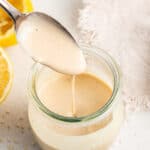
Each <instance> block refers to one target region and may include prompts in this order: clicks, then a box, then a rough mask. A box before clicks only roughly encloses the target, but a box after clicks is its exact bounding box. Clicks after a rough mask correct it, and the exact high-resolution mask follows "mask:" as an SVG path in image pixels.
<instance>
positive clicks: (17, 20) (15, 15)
mask: <svg viewBox="0 0 150 150" xmlns="http://www.w3.org/2000/svg"><path fill="white" fill-rule="evenodd" d="M0 6H1V7H2V8H3V9H4V10H5V11H6V12H7V13H8V15H9V16H10V17H11V19H12V20H13V22H14V26H15V31H16V34H17V31H19V27H21V23H22V22H23V21H25V20H26V19H28V17H35V16H39V17H42V18H43V19H45V20H48V21H50V22H51V23H52V24H54V25H55V26H56V27H57V28H58V29H59V30H60V31H63V32H65V34H66V35H67V36H68V37H70V40H71V41H72V42H73V43H74V45H75V46H76V47H78V44H77V42H76V41H75V39H74V38H73V36H72V35H71V34H70V33H69V32H68V30H66V28H64V26H62V25H61V24H60V23H59V22H58V21H56V20H55V19H53V18H52V17H50V16H48V15H46V14H44V13H41V12H32V13H29V14H23V13H21V12H19V11H18V10H17V9H16V8H15V7H13V6H12V5H11V4H10V3H9V2H8V1H7V0H0ZM17 35H18V34H17ZM23 48H24V47H23ZM25 51H26V52H27V53H28V54H29V52H28V49H25ZM29 55H30V54H29ZM30 56H31V57H32V59H33V60H35V61H36V62H39V63H41V64H43V65H46V66H48V67H50V68H53V69H54V70H56V71H58V72H61V71H62V70H61V68H54V67H53V66H52V65H51V66H50V65H49V64H45V63H44V62H42V61H40V59H39V58H36V56H34V55H30ZM83 59H84V58H82V60H83ZM80 60H81V59H79V61H78V63H79V62H80ZM84 63H85V62H84ZM84 66H85V65H84ZM84 68H85V67H84ZM64 73H67V74H73V73H74V72H72V71H71V72H64Z"/></svg>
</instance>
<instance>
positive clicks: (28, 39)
mask: <svg viewBox="0 0 150 150" xmlns="http://www.w3.org/2000/svg"><path fill="white" fill-rule="evenodd" d="M17 38H18V41H19V43H20V44H21V46H22V47H23V48H24V49H25V50H26V51H27V52H28V54H29V55H30V56H31V57H32V58H33V59H34V60H36V61H38V62H40V63H42V64H45V65H47V66H49V67H50V68H53V69H54V70H56V71H58V72H61V73H65V74H71V75H75V74H80V73H82V72H84V70H85V68H86V62H85V58H84V56H83V53H82V51H81V50H80V49H79V47H78V46H77V44H76V43H75V41H74V40H73V39H72V38H71V37H70V35H69V34H67V32H66V31H65V30H63V29H62V28H60V26H59V25H58V24H57V23H55V22H53V20H51V19H48V18H46V17H44V16H42V15H36V14H34V15H31V16H28V17H27V19H25V20H24V21H22V22H21V24H20V26H19V28H18V30H17Z"/></svg>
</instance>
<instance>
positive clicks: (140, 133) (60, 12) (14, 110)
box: [0, 0, 150, 150]
mask: <svg viewBox="0 0 150 150" xmlns="http://www.w3.org/2000/svg"><path fill="white" fill-rule="evenodd" d="M79 3H80V0H76V1H75V0H61V1H60V0H44V1H42V0H34V5H35V8H36V10H40V11H43V10H44V12H47V13H49V14H51V15H52V16H53V17H55V18H57V19H58V20H60V21H61V22H62V23H63V24H64V25H65V26H67V27H68V28H69V29H70V30H71V31H72V32H73V33H74V35H75V36H77V35H76V34H75V31H76V27H75V23H76V19H75V20H74V19H73V18H74V17H75V16H76V11H77V7H78V4H79ZM75 18H76V17H75ZM7 51H8V53H9V54H10V57H11V59H12V62H13V63H14V73H15V77H14V84H13V88H12V90H11V93H10V95H9V96H8V98H7V100H6V101H5V102H4V103H3V104H2V105H1V106H0V150H39V147H38V146H37V145H36V144H35V142H34V138H33V136H32V133H31V132H30V128H29V123H28V117H27V103H28V99H27V90H26V89H27V84H26V83H27V75H28V73H29V70H30V67H31V64H32V61H31V60H30V58H28V57H27V56H26V54H24V52H23V51H22V50H21V49H20V48H19V47H18V46H14V47H12V48H8V50H7ZM7 112H10V113H9V114H8V113H7ZM21 118H23V120H22V119H21ZM128 123H129V126H130V128H129V127H128V128H126V127H125V130H124V131H123V133H122V134H123V135H124V137H123V138H124V140H123V143H122V144H121V145H120V144H119V145H116V146H115V147H114V149H115V150H127V149H129V150H149V149H150V142H149V137H150V113H139V114H136V115H135V117H133V119H131V121H129V122H128ZM23 128H24V129H23Z"/></svg>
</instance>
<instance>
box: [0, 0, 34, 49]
mask: <svg viewBox="0 0 150 150" xmlns="http://www.w3.org/2000/svg"><path fill="white" fill-rule="evenodd" d="M8 1H9V2H10V3H11V4H12V5H13V6H15V7H16V8H17V9H18V10H19V11H20V12H23V13H27V12H31V11H32V10H33V7H32V3H31V0H8ZM16 43H17V40H16V35H15V32H14V25H13V21H12V20H11V18H10V17H9V16H8V14H7V13H6V12H5V11H4V10H3V9H2V8H0V46H3V47H6V46H10V45H13V44H16Z"/></svg>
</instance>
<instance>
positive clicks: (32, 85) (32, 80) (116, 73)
mask: <svg viewBox="0 0 150 150" xmlns="http://www.w3.org/2000/svg"><path fill="white" fill-rule="evenodd" d="M91 49H92V50H91ZM82 50H83V52H90V53H93V54H95V55H96V56H99V57H102V58H103V60H104V61H105V62H106V63H107V65H108V67H109V68H110V70H111V72H112V74H113V79H114V86H113V91H112V95H111V97H110V98H109V99H108V101H107V102H106V104H105V105H104V106H102V107H101V108H100V109H98V110H97V111H96V112H94V113H92V114H89V115H86V116H82V117H67V116H63V115H60V114H57V113H55V112H53V111H51V110H49V109H48V108H47V107H46V106H44V104H43V103H42V102H41V100H40V99H39V97H38V95H37V92H36V76H37V75H38V72H37V68H38V67H39V63H37V62H36V63H34V64H33V66H32V68H31V72H30V74H29V78H28V93H29V96H31V97H32V99H34V101H35V102H36V104H37V106H38V108H39V109H40V110H41V111H42V112H44V113H45V114H46V115H48V116H49V117H52V118H54V119H57V120H61V121H64V122H83V121H89V120H93V119H95V118H97V117H98V116H102V115H103V114H104V113H105V112H107V110H109V108H111V106H112V104H113V103H114V102H115V99H116V97H117V95H118V93H119V90H120V85H121V83H120V82H121V79H120V78H121V74H120V69H119V67H118V64H117V63H116V61H115V60H114V59H113V58H112V57H111V56H110V55H109V54H108V53H107V52H106V51H104V50H102V49H100V48H96V47H91V46H90V47H89V46H82ZM106 59H107V60H106Z"/></svg>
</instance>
